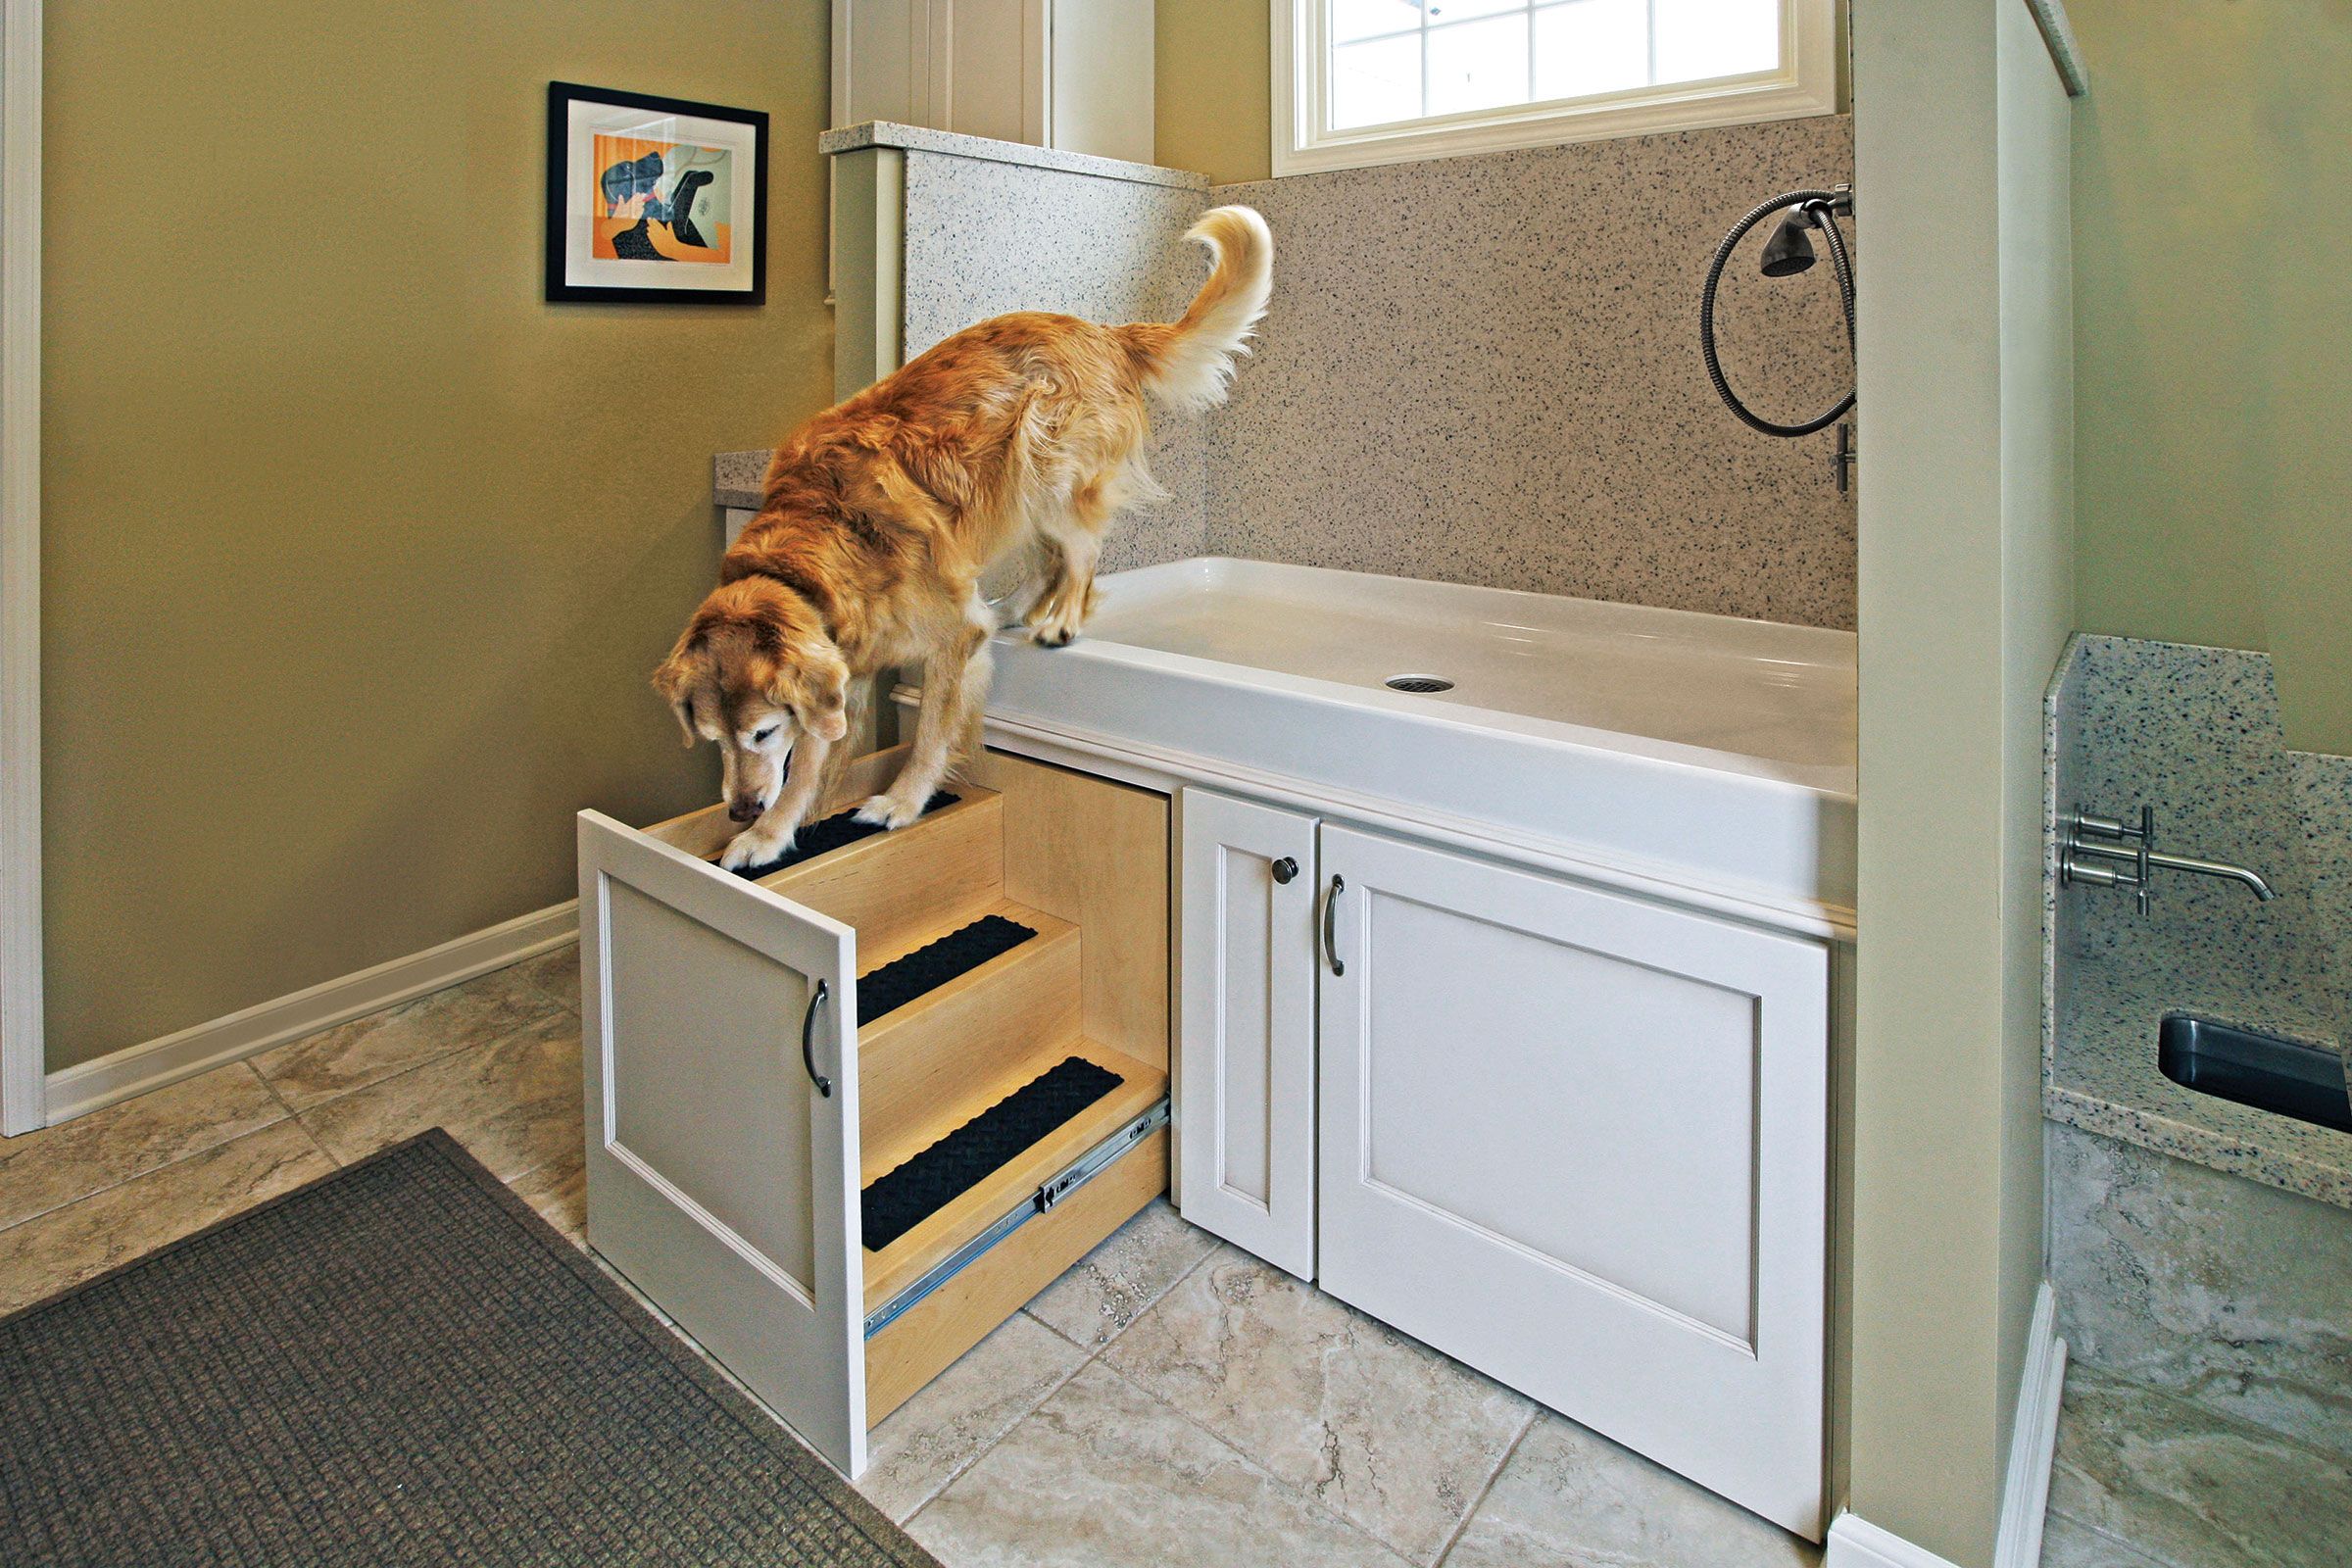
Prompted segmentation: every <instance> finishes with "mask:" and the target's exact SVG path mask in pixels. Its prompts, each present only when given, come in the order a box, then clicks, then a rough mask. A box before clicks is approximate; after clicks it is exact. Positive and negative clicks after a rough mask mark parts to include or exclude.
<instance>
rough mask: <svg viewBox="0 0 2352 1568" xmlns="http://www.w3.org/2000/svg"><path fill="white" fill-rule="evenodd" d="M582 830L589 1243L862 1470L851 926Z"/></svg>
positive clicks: (656, 847)
mask: <svg viewBox="0 0 2352 1568" xmlns="http://www.w3.org/2000/svg"><path fill="white" fill-rule="evenodd" d="M579 846H580V952H581V972H582V980H583V985H582V991H581V999H580V1000H581V1023H582V1045H583V1048H584V1049H583V1052H582V1056H583V1062H582V1072H583V1077H584V1087H585V1091H586V1096H587V1105H586V1115H587V1133H588V1137H587V1166H588V1240H589V1243H590V1245H591V1246H593V1247H594V1248H595V1249H596V1250H598V1251H599V1252H601V1253H603V1254H604V1255H605V1256H606V1257H607V1258H608V1259H610V1260H611V1261H612V1263H613V1266H614V1267H615V1268H617V1269H619V1270H620V1272H621V1273H622V1274H624V1275H626V1276H628V1278H629V1279H631V1280H632V1281H634V1282H636V1284H637V1285H638V1286H639V1288H640V1289H642V1290H643V1291H645V1293H646V1294H647V1295H648V1296H650V1297H652V1298H653V1299H656V1300H658V1301H660V1302H661V1303H662V1307H663V1309H664V1310H665V1311H667V1312H669V1313H670V1315H671V1316H673V1317H675V1318H676V1319H677V1320H678V1322H679V1324H680V1325H681V1326H683V1327H684V1328H685V1329H686V1330H687V1332H689V1333H690V1334H692V1335H693V1336H694V1337H695V1338H696V1339H697V1340H698V1341H700V1342H701V1343H702V1344H703V1345H704V1346H705V1347H706V1348H708V1349H709V1350H710V1351H711V1354H713V1355H714V1356H716V1357H717V1358H718V1360H719V1361H721V1362H722V1363H724V1364H725V1365H726V1367H727V1368H728V1369H729V1370H730V1371H732V1372H733V1373H735V1375H736V1376H737V1377H740V1378H741V1379H742V1380H743V1381H744V1382H745V1383H746V1384H747V1385H749V1386H750V1387H751V1389H752V1390H753V1392H755V1393H756V1394H758V1395H759V1396H760V1397H761V1398H762V1399H764V1400H766V1401H767V1403H768V1404H769V1405H770V1406H772V1407H773V1408H774V1409H775V1410H776V1411H777V1413H779V1414H781V1415H782V1416H784V1417H785V1419H786V1420H788V1421H790V1422H792V1424H793V1425H794V1426H795V1427H796V1428H797V1429H798V1430H799V1432H800V1433H801V1435H802V1436H803V1437H804V1438H807V1439H808V1440H809V1443H811V1444H812V1445H814V1446H816V1447H817V1448H818V1449H819V1450H820V1451H821V1452H822V1453H823V1454H824V1455H825V1456H826V1457H827V1458H829V1459H831V1460H832V1461H833V1462H834V1463H835V1464H836V1465H838V1466H840V1467H841V1468H842V1469H843V1470H845V1471H847V1472H848V1473H849V1474H851V1475H853V1476H855V1475H857V1474H858V1471H860V1470H861V1469H863V1468H864V1464H865V1360H864V1319H863V1299H864V1277H863V1265H862V1262H861V1260H860V1258H859V1256H858V1054H857V1038H858V1036H857V1028H856V1025H855V1023H854V1022H853V1020H854V1019H855V1018H856V1016H857V1007H858V997H857V984H858V980H857V958H856V937H855V934H854V933H853V932H852V931H851V930H850V929H849V927H847V926H844V925H842V924H840V923H838V922H836V921H834V920H831V919H828V918H827V917H825V916H824V915H821V914H818V913H817V912H816V911H814V910H812V909H809V908H806V907H802V906H800V905H797V904H795V903H793V902H792V901H791V900H789V899H786V898H783V897H781V896H779V895H777V894H774V893H771V892H769V891H768V890H767V889H765V888H762V887H760V886H758V885H757V884H755V883H752V882H749V881H746V880H745V879H743V878H741V877H738V876H736V875H734V874H733V873H731V872H726V871H721V870H719V869H718V868H717V867H715V866H713V865H711V864H710V863H709V862H708V861H705V860H701V859H698V858H695V857H693V856H691V855H688V854H686V853H684V852H683V851H681V850H678V849H675V848H673V847H671V846H669V845H667V844H663V843H661V842H659V841H657V840H655V839H653V838H650V837H648V836H647V835H645V834H643V833H639V832H636V831H634V830H633V829H631V828H628V827H626V826H623V825H622V824H621V823H619V822H615V821H613V819H611V818H610V817H606V816H603V815H600V814H599V813H597V812H594V811H583V812H581V813H580V826H579ZM819 986H821V987H822V988H823V998H822V1001H821V1002H820V1001H818V1000H817V990H818V988H819ZM804 1029H806V1033H807V1053H806V1059H804V1043H803V1042H804ZM818 1075H821V1076H822V1077H823V1078H824V1079H825V1081H826V1082H825V1090H827V1091H829V1092H820V1090H819V1088H818V1086H817V1083H816V1076H818Z"/></svg>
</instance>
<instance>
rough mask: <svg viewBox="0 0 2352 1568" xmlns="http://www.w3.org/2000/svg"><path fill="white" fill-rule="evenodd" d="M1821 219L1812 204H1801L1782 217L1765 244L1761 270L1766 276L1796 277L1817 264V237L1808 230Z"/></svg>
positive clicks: (1758, 266)
mask: <svg viewBox="0 0 2352 1568" xmlns="http://www.w3.org/2000/svg"><path fill="white" fill-rule="evenodd" d="M1816 221H1817V220H1816V219H1815V218H1814V216H1813V209H1812V208H1811V207H1810V206H1805V207H1799V208H1798V209H1796V211H1794V212H1792V213H1790V214H1789V216H1788V217H1787V218H1784V219H1782V220H1781V226H1780V227H1778V228H1776V229H1774V230H1773V232H1772V238H1771V239H1769V240H1767V241H1766V242H1765V245H1764V256H1763V259H1762V260H1761V261H1760V262H1759V263H1758V264H1757V270H1759V271H1761V272H1762V273H1763V274H1764V275H1765V276H1766V277H1794V276H1795V275H1796V274H1797V273H1799V272H1802V271H1805V270H1808V269H1810V268H1811V267H1812V265H1813V260H1814V258H1813V239H1812V236H1811V235H1809V234H1807V233H1806V232H1805V230H1806V229H1808V228H1811V227H1812V226H1813V224H1814V223H1815V222H1816Z"/></svg>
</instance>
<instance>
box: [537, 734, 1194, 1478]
mask: <svg viewBox="0 0 2352 1568" xmlns="http://www.w3.org/2000/svg"><path fill="white" fill-rule="evenodd" d="M898 760H899V754H897V753H895V752H894V753H884V754H878V755H877V756H875V757H872V758H868V759H865V760H862V761H860V762H859V763H858V764H857V765H856V767H854V768H853V769H852V771H851V777H850V778H849V780H848V781H847V783H846V784H845V787H844V789H843V791H842V793H841V796H840V798H839V799H838V800H837V801H836V802H835V803H834V809H840V808H841V807H842V806H844V805H846V804H847V803H849V802H853V801H855V800H857V799H859V798H861V797H862V796H863V795H865V794H868V793H871V791H872V790H873V789H874V787H875V782H876V780H878V779H882V778H886V777H887V776H888V775H889V773H890V772H891V771H892V770H893V769H895V767H896V765H897V763H898ZM951 790H952V791H953V793H954V794H955V796H956V799H955V800H954V801H953V802H950V803H946V804H939V805H935V806H934V808H933V809H932V810H931V811H930V812H928V813H927V814H926V815H925V816H924V817H923V818H922V819H921V820H920V821H918V822H916V823H913V824H911V825H909V826H907V827H906V828H903V829H900V830H899V831H897V832H895V833H873V834H870V835H869V836H866V837H863V838H859V839H857V840H856V841H854V842H849V843H844V844H839V845H836V846H834V847H831V848H825V849H822V851H821V853H817V854H813V855H811V856H809V858H804V859H800V860H798V861H797V862H795V863H792V864H790V865H788V866H786V867H784V868H782V869H780V870H777V871H774V872H772V873H769V874H765V875H762V876H760V877H758V878H756V879H755V878H747V877H744V876H739V875H737V874H735V873H733V872H728V871H722V870H720V869H718V868H717V866H716V865H714V864H712V863H711V856H714V855H715V854H716V853H717V852H718V850H719V849H720V848H721V847H722V846H723V845H724V844H725V843H726V841H727V839H728V838H729V837H730V836H731V835H732V833H733V831H734V824H732V823H730V822H729V821H728V820H727V819H726V816H725V813H724V811H723V810H721V809H717V808H712V809H710V810H706V811H699V812H696V813H694V814H692V815H689V816H683V817H679V818H677V819H676V820H674V821H670V822H664V823H662V824H660V825H658V826H655V827H650V828H643V829H639V828H632V827H629V826H626V825H624V824H622V823H620V822H617V821H614V820H613V819H612V818H611V817H608V816H604V815H602V814H600V813H598V812H594V811H587V812H582V813H581V815H580V824H579V835H580V949H581V964H582V972H583V980H584V988H583V995H582V1011H583V1021H584V1025H585V1045H586V1050H585V1052H584V1053H583V1055H584V1072H585V1076H586V1090H587V1095H586V1116H587V1165H588V1240H589V1244H590V1245H591V1246H592V1247H594V1248H595V1249H596V1250H598V1251H599V1252H600V1253H602V1254H603V1255H604V1256H605V1257H606V1258H607V1259H608V1260H610V1261H611V1262H612V1263H613V1266H614V1267H615V1268H617V1269H619V1270H620V1272H621V1273H622V1274H624V1275H626V1276H627V1277H628V1278H629V1279H630V1281H632V1282H633V1283H634V1284H635V1285H636V1286H637V1287H638V1288H639V1289H640V1290H642V1291H643V1292H644V1293H645V1294H646V1295H647V1296H648V1297H649V1298H651V1299H653V1300H654V1301H655V1302H656V1303H657V1304H659V1305H660V1306H661V1307H662V1310H663V1311H665V1312H667V1313H669V1314H670V1315H671V1316H672V1317H673V1318H675V1319H676V1320H677V1322H678V1324H679V1325H680V1326H681V1327H682V1328H684V1329H685V1330H686V1331H687V1332H688V1333H689V1334H691V1335H693V1336H694V1338H695V1339H696V1340H698V1341H699V1342H700V1343H701V1344H702V1345H703V1346H704V1347H705V1348H707V1349H708V1350H710V1352H711V1354H712V1355H714V1356H716V1357H717V1358H718V1359H719V1360H720V1361H721V1362H723V1363H724V1364H725V1365H726V1366H727V1367H728V1368H729V1370H731V1371H732V1372H734V1373H735V1374H736V1376H738V1377H740V1378H741V1379H742V1380H743V1381H744V1382H745V1383H746V1384H748V1385H749V1386H750V1387H751V1388H752V1389H753V1390H754V1391H755V1392H756V1393H758V1394H759V1395H760V1397H761V1398H762V1399H764V1400H766V1401H767V1403H768V1404H769V1405H770V1406H771V1407H772V1408H773V1409H775V1410H776V1411H777V1412H778V1413H779V1414H781V1415H783V1416H784V1417H785V1418H786V1419H787V1420H789V1421H790V1422H791V1423H792V1424H793V1425H794V1426H795V1427H796V1428H797V1429H798V1430H799V1431H800V1433H801V1435H802V1436H803V1437H805V1438H807V1439H808V1440H809V1442H810V1443H811V1444H813V1445H814V1446H816V1447H817V1448H818V1449H820V1450H821V1451H822V1452H823V1453H824V1454H825V1455H826V1456H827V1457H828V1458H830V1459H831V1460H832V1461H833V1462H834V1463H835V1464H837V1465H839V1466H840V1467H841V1468H842V1469H843V1470H844V1471H846V1472H847V1473H849V1474H850V1475H852V1476H853V1477H854V1476H856V1475H857V1474H858V1473H859V1472H860V1471H861V1470H862V1469H863V1468H864V1465H865V1434H866V1432H867V1430H868V1429H869V1428H871V1427H872V1426H874V1425H876V1424H878V1423H879V1422H880V1421H881V1420H882V1419H883V1417H884V1416H886V1415H888V1414H889V1413H890V1411H892V1410H893V1409H895V1408H897V1407H898V1406H899V1405H900V1404H902V1403H904V1402H905V1401H906V1399H907V1397H909V1396H910V1395H912V1394H913V1393H914V1392H915V1391H916V1390H918V1389H920V1388H921V1387H922V1386H923V1385H924V1384H925V1383H927V1382H929V1381H930V1379H931V1378H932V1377H934V1376H935V1375H937V1374H938V1373H939V1372H940V1371H941V1370H943V1369H944V1368H945V1367H946V1366H947V1365H948V1364H949V1363H950V1362H952V1361H954V1360H955V1359H956V1357H957V1356H958V1355H960V1354H962V1353H963V1352H964V1351H965V1350H966V1349H968V1348H971V1347H972V1346H973V1345H976V1344H977V1343H979V1341H980V1340H981V1339H982V1338H984V1337H985V1336H986V1335H987V1334H988V1333H989V1331H990V1330H992V1329H994V1328H995V1327H996V1326H997V1325H998V1324H999V1323H1001V1322H1003V1321H1004V1320H1005V1318H1006V1317H1009V1316H1010V1315H1011V1314H1012V1313H1013V1312H1014V1311H1016V1310H1017V1309H1018V1308H1019V1307H1020V1306H1021V1304H1022V1303H1023V1302H1025V1301H1027V1300H1028V1299H1029V1298H1030V1297H1032V1296H1033V1295H1035V1294H1036V1293H1037V1292H1038V1291H1040V1290H1042V1289H1044V1288H1045V1287H1046V1286H1047V1285H1049V1284H1051V1283H1052V1282H1053V1281H1054V1279H1055V1278H1056V1277H1058V1276H1059V1275H1060V1273H1061V1272H1062V1271H1063V1270H1064V1269H1066V1268H1067V1267H1068V1266H1069V1265H1070V1264H1071V1263H1073V1262H1075V1261H1077V1259H1079V1258H1080V1257H1082V1256H1084V1255H1085V1253H1086V1252H1087V1251H1088V1250H1090V1249H1091V1248H1093V1247H1094V1246H1095V1245H1096V1244H1097V1243H1098V1242H1100V1241H1101V1240H1103V1237H1105V1236H1107V1235H1109V1234H1110V1232H1111V1231H1113V1230H1115V1229H1116V1228H1117V1227H1118V1226H1119V1224H1120V1223H1121V1222H1123V1221H1124V1220H1126V1219H1127V1218H1128V1217H1129V1216H1130V1215H1132V1214H1133V1213H1135V1212H1136V1211H1137V1210H1138V1209H1140V1208H1142V1207H1143V1206H1144V1205H1145V1204H1146V1203H1148V1202H1150V1201H1152V1198H1153V1197H1154V1196H1156V1195H1158V1194H1159V1193H1161V1192H1163V1191H1165V1190H1166V1188H1167V1176H1168V1135H1167V1132H1166V1124H1167V1113H1168V1100H1167V1084H1168V1079H1167V1067H1168V1005H1167V1004H1168V983H1167V952H1168V948H1167V939H1168V926H1167V921H1168V856H1169V850H1168V844H1169V840H1168V802H1167V799H1166V797H1164V796H1162V795H1158V794H1154V793H1152V792H1151V791H1148V790H1142V789H1136V788H1131V787H1129V786H1126V785H1123V784H1117V783H1113V782H1110V781H1108V780H1104V779H1100V778H1094V777H1090V776H1087V775H1083V774H1077V773H1070V772H1066V771H1063V770H1061V769H1058V768H1054V767H1050V766H1046V765H1044V764H1041V763H1037V762H1033V761H1029V760H1022V759H1017V758H1010V757H1000V756H995V755H991V756H990V757H989V758H988V759H987V760H985V762H984V763H983V764H982V765H981V766H980V767H979V768H977V769H976V770H975V782H974V783H970V784H961V783H959V784H956V785H952V786H951ZM826 838H827V835H825V834H822V833H816V834H811V833H810V832H808V831H804V834H803V842H804V844H809V843H815V844H818V845H820V846H821V845H822V844H823V843H824V842H825V841H826ZM1023 930H1025V931H1026V932H1027V933H1028V934H1027V935H1026V936H1023V935H1021V934H1020V933H1021V931H1023ZM991 937H993V938H994V941H993V942H990V941H989V940H988V939H989V938H991ZM943 938H947V939H950V940H949V941H948V942H947V943H946V944H945V946H944V947H942V948H939V949H932V944H934V943H938V942H940V941H941V939H943ZM1007 943H1009V945H1008V946H1007V945H1005V944H1007ZM975 945H977V948H976V952H977V954H978V955H980V956H979V961H977V962H973V961H972V960H973V957H974V956H975ZM926 949H930V950H931V951H930V952H928V953H924V952H923V950H926ZM917 954H921V955H922V956H920V957H918V958H917V959H916V960H915V961H913V962H911V963H902V962H900V961H899V960H902V959H906V958H907V957H908V956H909V955H917ZM967 964H968V965H969V966H968V967H967V966H966V965H967ZM861 995H862V996H864V997H866V998H870V1000H869V1001H865V1002H862V1003H861ZM885 1009H886V1010H885ZM1072 1063H1075V1065H1073V1064H1072ZM1041 1080H1042V1082H1041ZM1032 1086H1035V1087H1032ZM1024 1091H1026V1092H1027V1093H1026V1097H1025V1098H1024V1099H1022V1100H1020V1101H1018V1102H1016V1103H1015V1104H1014V1105H1013V1106H1010V1107H1008V1108H1007V1109H1006V1110H1005V1111H1000V1112H997V1113H996V1114H995V1115H993V1116H992V1117H991V1120H990V1122H989V1123H987V1124H985V1125H986V1127H987V1128H992V1129H993V1128H996V1127H1000V1126H1001V1125H1002V1124H1003V1123H1004V1121H1005V1119H1006V1117H1007V1116H1012V1117H1013V1118H1014V1120H1015V1121H1016V1124H1017V1126H1016V1132H1015V1133H1014V1134H1013V1135H1012V1136H1011V1137H1009V1138H1005V1137H999V1138H996V1139H994V1140H992V1142H993V1143H994V1144H995V1145H996V1146H997V1147H996V1149H995V1150H994V1152H993V1153H992V1154H991V1156H990V1157H989V1158H988V1159H987V1160H985V1161H979V1162H975V1161H973V1160H971V1159H968V1158H963V1159H958V1158H956V1157H954V1156H956V1154H958V1153H959V1152H967V1151H968V1150H969V1149H970V1148H971V1147H972V1146H973V1143H974V1142H975V1140H977V1139H978V1138H979V1137H980V1136H981V1132H980V1131H979V1130H969V1131H961V1133H960V1137H961V1141H960V1142H957V1141H956V1140H957V1138H958V1135H959V1130H964V1129H967V1127H968V1124H971V1123H973V1122H974V1121H975V1118H978V1117H980V1116H981V1115H982V1113H983V1112H988V1111H990V1110H991V1107H994V1106H998V1105H999V1104H1000V1103H1005V1102H1007V1101H1009V1100H1012V1099H1013V1097H1016V1096H1021V1095H1023V1092H1024ZM1024 1111H1025V1112H1026V1114H1025V1115H1023V1114H1020V1112H1024ZM1007 1148H1013V1149H1016V1150H1017V1152H1012V1153H1011V1154H1010V1155H1009V1157H1003V1156H1004V1153H1005V1149H1007ZM927 1152H929V1153H927ZM918 1156H920V1157H918ZM910 1161H913V1162H914V1164H913V1165H911V1166H910V1165H909V1162H910ZM981 1165H986V1166H987V1167H989V1168H986V1169H979V1166H981ZM903 1167H906V1169H902V1168H903ZM943 1167H944V1168H943ZM976 1171H977V1174H975V1172H976ZM894 1172H895V1173H898V1174H895V1175H894V1174H893V1173H894ZM916 1188H919V1189H921V1192H920V1193H919V1194H918V1195H917V1196H915V1197H913V1198H911V1199H910V1198H909V1197H908V1193H909V1191H910V1189H916Z"/></svg>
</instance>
